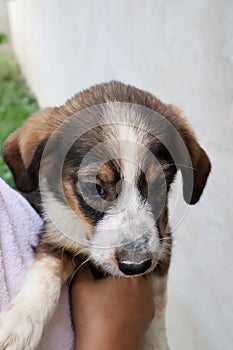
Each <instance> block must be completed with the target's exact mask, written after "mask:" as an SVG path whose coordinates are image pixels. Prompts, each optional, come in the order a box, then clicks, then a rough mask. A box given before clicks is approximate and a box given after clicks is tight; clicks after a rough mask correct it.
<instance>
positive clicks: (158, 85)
mask: <svg viewBox="0 0 233 350" xmlns="http://www.w3.org/2000/svg"><path fill="white" fill-rule="evenodd" d="M0 42H1V44H0V144H2V142H3V139H4V138H5V137H6V135H7V134H8V133H9V132H10V131H12V130H13V129H15V128H16V127H17V126H19V125H20V124H21V123H22V120H23V119H25V118H26V117H27V116H28V115H30V114H31V113H32V112H33V111H35V110H37V109H38V108H39V106H40V107H45V106H52V105H60V104H62V103H63V102H64V101H65V100H66V99H67V98H68V97H70V96H72V95H73V94H74V93H76V92H78V91H79V90H81V89H84V88H86V87H89V86H90V85H93V84H95V83H99V82H103V81H107V80H110V79H118V80H121V81H122V82H125V83H130V84H133V85H136V86H137V87H139V88H143V89H145V90H147V91H150V92H151V93H153V94H155V95H156V96H157V97H158V98H160V99H161V100H162V101H163V102H165V103H172V104H175V105H177V106H179V107H180V108H181V109H182V110H183V113H184V115H185V116H186V117H187V119H188V120H189V122H190V124H191V125H192V127H193V129H194V130H195V131H196V134H197V136H198V139H199V140H200V142H201V144H202V146H203V147H204V148H205V150H206V151H207V153H208V154H209V157H210V159H211V162H212V173H211V175H210V178H209V180H208V184H207V187H206V190H205V191H204V194H203V196H202V198H201V200H200V202H199V203H198V204H197V205H196V206H194V207H192V208H190V209H189V210H188V212H187V214H186V215H185V218H184V219H183V221H182V223H181V224H180V225H179V227H178V228H177V229H175V231H174V251H173V257H172V266H171V270H170V278H169V290H168V307H167V329H168V330H167V333H168V338H169V343H170V346H171V349H172V350H197V349H198V350H232V349H233V326H232V325H233V276H232V270H233V230H232V227H231V224H232V217H233V208H232V203H233V186H232V179H233V159H232V154H233V141H232V139H233V115H232V114H233V113H232V112H233V1H232V0H189V1H186V0H167V1H164V0H111V1H109V0H99V1H91V0H69V1H67V0H50V1H46V0H40V1H37V0H8V1H6V0H0ZM0 175H1V176H3V177H4V178H5V179H6V180H7V181H8V182H9V183H12V180H11V178H10V174H9V172H8V171H7V169H6V168H5V167H4V166H3V164H2V161H1V163H0Z"/></svg>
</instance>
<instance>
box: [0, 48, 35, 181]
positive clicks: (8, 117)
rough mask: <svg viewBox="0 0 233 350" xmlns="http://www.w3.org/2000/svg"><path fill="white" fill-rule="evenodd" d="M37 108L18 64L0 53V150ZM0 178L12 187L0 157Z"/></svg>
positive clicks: (8, 172)
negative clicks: (5, 141)
mask: <svg viewBox="0 0 233 350" xmlns="http://www.w3.org/2000/svg"><path fill="white" fill-rule="evenodd" d="M38 108H39V106H38V103H37V101H36V98H35V96H34V95H33V94H32V92H31V91H30V90H29V88H28V86H27V84H26V82H25V80H24V79H23V77H22V75H21V73H20V69H19V66H18V64H17V63H16V62H15V60H14V59H13V58H12V57H11V55H9V54H1V53H0V149H2V144H3V142H4V140H5V139H6V137H7V136H8V135H9V134H10V133H11V132H12V131H13V130H15V129H17V128H18V127H19V126H20V125H21V124H22V123H23V121H24V120H25V119H26V118H27V117H28V116H29V115H30V114H32V113H34V112H35V111H36V110H38ZM0 177H2V178H3V179H4V180H5V181H6V182H7V183H8V184H9V185H11V186H13V179H12V176H11V173H10V171H9V170H8V168H7V166H6V165H5V164H4V162H3V160H2V156H0Z"/></svg>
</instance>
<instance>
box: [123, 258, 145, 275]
mask: <svg viewBox="0 0 233 350" xmlns="http://www.w3.org/2000/svg"><path fill="white" fill-rule="evenodd" d="M118 266H119V269H120V270H121V272H123V273H124V274H125V275H139V274H140V273H143V272H145V271H146V270H148V269H149V267H150V266H151V259H147V260H143V261H141V262H139V263H134V262H130V261H118Z"/></svg>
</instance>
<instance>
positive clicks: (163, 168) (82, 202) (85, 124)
mask: <svg viewBox="0 0 233 350" xmlns="http://www.w3.org/2000/svg"><path fill="white" fill-rule="evenodd" d="M3 156H4V160H5V162H6V163H7V164H8V166H9V168H10V169H11V171H12V173H13V176H14V180H15V185H16V188H17V189H18V190H19V191H20V192H21V193H22V195H24V196H25V197H26V198H27V199H28V201H29V202H30V203H31V204H32V205H33V206H34V208H35V209H36V210H38V211H39V212H40V214H41V215H42V217H43V219H44V225H43V229H42V231H41V235H40V243H39V245H38V247H36V251H35V259H34V263H33V266H32V267H31V269H30V271H29V272H28V273H27V275H26V278H25V281H24V283H23V286H22V288H21V291H20V292H19V294H18V295H17V296H16V297H15V298H14V300H13V301H12V302H11V303H10V305H9V306H8V307H7V308H6V310H5V311H4V312H3V313H2V314H1V316H0V349H1V350H3V349H8V350H24V349H27V350H29V349H30V350H32V349H36V348H37V346H38V344H39V341H40V338H41V336H42V333H43V330H44V328H45V326H46V324H47V323H48V322H49V320H50V318H51V316H52V315H53V313H54V310H55V309H56V306H57V304H58V300H59V296H60V291H61V287H62V285H63V284H64V283H65V282H66V281H67V280H68V279H69V278H70V277H71V276H72V274H73V273H74V270H75V267H74V264H73V260H74V257H75V256H77V255H79V256H81V259H83V263H85V262H86V261H91V263H92V264H93V265H94V266H95V267H96V268H97V269H100V270H102V271H103V272H106V273H109V274H111V275H114V276H119V277H127V276H132V275H142V274H146V273H151V274H152V275H153V287H154V299H155V309H156V313H155V317H154V320H153V322H152V324H151V326H150V329H149V330H148V334H147V336H146V340H145V344H144V349H146V350H148V349H156V350H165V349H168V343H167V338H166V332H165V307H166V285H167V274H168V269H169V264H170V256H171V249H172V236H171V230H170V227H169V222H168V208H167V205H168V194H169V190H170V186H171V184H172V182H173V180H174V178H175V175H176V173H177V171H178V170H180V171H181V174H182V179H183V195H184V199H185V201H186V202H187V203H188V204H195V203H196V202H197V201H198V200H199V198H200V196H201V194H202V191H203V189H204V187H205V184H206V180H207V177H208V175H209V172H210V161H209V159H208V157H207V155H206V153H205V151H204V150H203V149H202V148H201V147H200V145H199V144H198V142H197V140H196V138H195V136H194V134H193V132H192V131H191V129H190V128H189V126H188V125H187V122H186V121H185V120H184V119H183V117H182V116H181V114H180V112H179V110H178V109H177V108H175V107H173V106H172V105H165V104H163V103H162V102H160V101H159V100H158V99H157V98H155V97H154V96H153V95H151V94H149V93H147V92H145V91H142V90H139V89H137V88H135V87H132V86H129V85H124V84H122V83H120V82H115V81H112V82H109V83H105V84H100V85H96V86H94V87H92V88H90V89H88V90H85V91H83V92H80V93H78V94H77V95H75V96H74V97H73V98H71V99H70V100H68V101H67V102H66V104H65V105H63V106H61V107H55V108H47V109H44V110H42V111H40V112H38V113H36V114H34V115H33V116H31V117H30V118H29V119H28V120H26V121H25V123H24V124H23V126H22V127H21V128H19V129H18V130H16V131H15V132H14V133H13V134H11V135H10V136H9V137H8V139H7V140H6V142H5V144H4V147H3ZM22 234H23V232H22Z"/></svg>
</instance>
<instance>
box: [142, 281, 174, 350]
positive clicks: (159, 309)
mask: <svg viewBox="0 0 233 350" xmlns="http://www.w3.org/2000/svg"><path fill="white" fill-rule="evenodd" d="M153 289H154V302H155V317H154V319H153V320H152V322H151V325H150V327H149V329H148V331H147V334H146V339H145V343H144V347H143V350H169V346H168V341H167V336H166V325H165V311H166V303H167V276H164V277H157V276H155V277H153Z"/></svg>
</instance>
